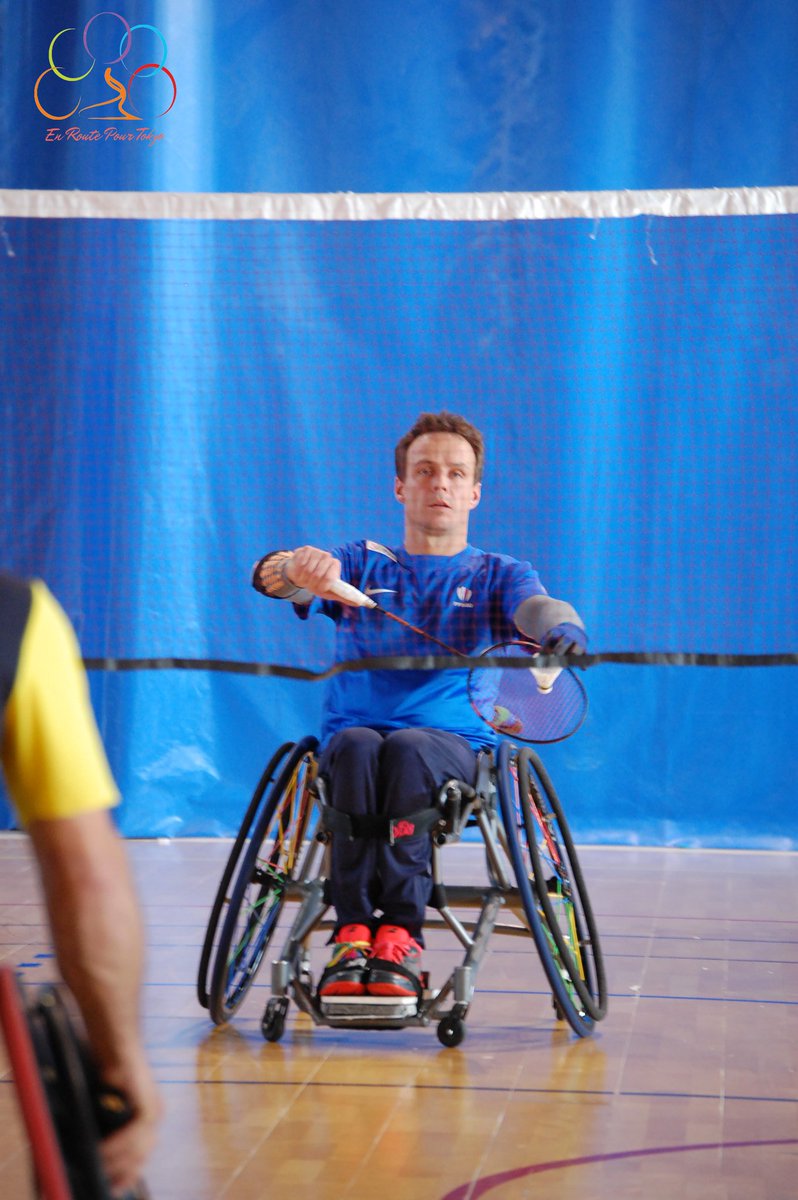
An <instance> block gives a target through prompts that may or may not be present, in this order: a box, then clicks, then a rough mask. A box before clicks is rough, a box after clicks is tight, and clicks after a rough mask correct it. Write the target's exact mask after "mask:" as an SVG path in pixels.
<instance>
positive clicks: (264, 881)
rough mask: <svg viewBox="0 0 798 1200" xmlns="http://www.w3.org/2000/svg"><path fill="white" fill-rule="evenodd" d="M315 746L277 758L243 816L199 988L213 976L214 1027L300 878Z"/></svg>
mask: <svg viewBox="0 0 798 1200" xmlns="http://www.w3.org/2000/svg"><path fill="white" fill-rule="evenodd" d="M317 744H318V743H317V740H316V738H313V737H307V738H303V739H302V741H299V742H296V743H295V744H293V745H292V744H290V743H289V744H288V745H287V746H282V747H281V748H280V750H279V751H278V752H277V754H276V755H275V757H274V758H273V759H272V761H271V762H270V763H269V765H268V766H267V768H266V770H265V771H264V773H263V776H262V777H261V780H260V783H259V784H258V787H257V789H256V791H255V795H254V796H253V799H252V802H251V804H250V807H249V809H248V811H247V814H246V816H245V818H244V823H243V825H242V831H241V833H240V834H239V838H240V839H241V844H240V845H239V844H238V839H237V841H236V844H235V845H234V846H233V850H232V852H231V855H230V860H229V861H228V864H227V867H226V868H225V874H224V876H223V877H222V884H221V885H220V888H219V893H218V894H217V898H216V903H215V904H214V908H213V910H212V911H211V919H210V922H209V924H208V933H207V934H206V939H205V941H206V944H205V946H204V947H203V957H202V959H201V961H200V972H199V975H200V979H199V986H198V992H201V990H202V989H203V986H204V981H205V979H206V978H207V977H208V974H209V977H210V982H209V985H208V988H207V1002H208V1007H209V1009H210V1014H211V1018H212V1020H213V1021H214V1022H215V1023H216V1024H217V1025H221V1024H223V1023H224V1022H225V1021H227V1020H229V1019H230V1017H232V1015H233V1014H234V1013H235V1012H236V1010H237V1009H238V1008H239V1007H240V1005H241V1004H242V1002H243V1000H244V997H245V996H246V994H247V992H248V991H249V989H250V987H251V986H252V984H253V982H254V979H255V976H256V974H257V972H258V968H259V967H260V965H261V963H262V961H263V956H264V954H265V952H266V948H267V946H268V944H269V942H270V940H271V937H272V935H273V933H274V931H275V929H276V927H277V922H278V920H279V917H280V913H281V912H282V908H283V904H284V903H285V884H286V883H287V882H288V881H289V880H293V879H296V878H297V872H298V870H299V866H300V862H301V859H302V849H303V842H304V839H305V836H306V834H307V833H308V831H309V827H310V824H311V817H312V815H313V809H314V805H313V796H312V793H311V785H312V783H313V779H314V774H315V760H314V758H313V751H314V750H315V748H316V746H317ZM245 830H246V832H244V831H245ZM250 830H251V832H250ZM242 834H243V837H242ZM222 885H226V886H222ZM220 922H221V930H220V932H219V935H218V941H217V942H216V945H215V946H214V940H215V938H216V929H217V928H218V926H219V923H220ZM200 998H201V996H200Z"/></svg>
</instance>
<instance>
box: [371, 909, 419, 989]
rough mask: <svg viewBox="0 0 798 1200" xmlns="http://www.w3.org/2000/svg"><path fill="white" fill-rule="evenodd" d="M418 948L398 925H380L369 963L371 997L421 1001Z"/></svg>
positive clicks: (412, 939) (416, 943)
mask: <svg viewBox="0 0 798 1200" xmlns="http://www.w3.org/2000/svg"><path fill="white" fill-rule="evenodd" d="M420 971H421V947H420V946H419V944H418V942H417V941H415V939H414V938H412V937H411V936H410V934H409V933H408V932H407V930H406V929H403V928H402V927H401V925H380V927H379V929H378V930H377V933H376V936H375V938H374V945H373V946H372V947H371V953H370V955H369V960H368V977H367V979H366V990H367V992H368V993H369V995H370V996H401V997H404V998H407V997H411V998H412V999H415V1000H420V999H421V991H422V988H421V980H420V979H419V973H420Z"/></svg>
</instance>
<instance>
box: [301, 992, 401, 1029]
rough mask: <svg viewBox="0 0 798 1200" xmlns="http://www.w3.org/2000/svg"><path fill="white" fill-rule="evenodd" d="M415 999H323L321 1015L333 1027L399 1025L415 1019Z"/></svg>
mask: <svg viewBox="0 0 798 1200" xmlns="http://www.w3.org/2000/svg"><path fill="white" fill-rule="evenodd" d="M418 1007H419V1006H418V1001H417V1000H416V998H415V996H408V997H407V999H406V1000H405V999H404V998H403V997H401V996H357V997H353V996H326V997H325V998H324V999H323V1000H322V1001H321V1011H322V1013H323V1015H324V1016H325V1017H326V1018H327V1019H328V1020H329V1021H330V1022H331V1023H332V1022H334V1023H335V1024H336V1025H337V1024H338V1023H339V1022H340V1023H341V1024H342V1025H343V1024H346V1025H382V1026H392V1025H394V1024H396V1025H402V1024H404V1023H405V1022H406V1021H408V1020H412V1019H413V1018H414V1017H417V1016H418Z"/></svg>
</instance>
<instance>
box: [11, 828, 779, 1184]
mask: <svg viewBox="0 0 798 1200" xmlns="http://www.w3.org/2000/svg"><path fill="white" fill-rule="evenodd" d="M228 847H229V843H227V842H224V841H214V840H208V841H185V842H181V841H174V842H167V843H163V842H155V841H152V842H149V841H141V842H131V843H129V849H130V854H131V857H132V860H133V862H134V865H135V869H136V873H137V878H138V883H139V890H140V895H141V899H142V904H143V907H144V910H145V913H146V918H147V923H148V928H149V944H150V957H149V968H148V974H147V981H146V987H145V994H144V1005H145V1019H146V1032H147V1041H148V1045H149V1050H150V1055H151V1058H152V1062H153V1064H154V1067H155V1071H156V1074H157V1076H158V1078H159V1080H160V1083H161V1085H162V1089H163V1094H164V1097H165V1100H166V1103H167V1108H168V1115H167V1118H166V1120H165V1123H164V1127H163V1132H162V1136H161V1140H160V1144H159V1147H158V1149H157V1151H156V1153H155V1155H154V1157H153V1159H152V1161H151V1163H150V1166H149V1169H148V1172H147V1178H148V1182H149V1185H150V1189H151V1191H152V1195H153V1200H269V1198H272V1197H291V1198H292V1200H343V1198H346V1200H366V1198H367V1197H368V1198H370V1197H378V1198H379V1200H477V1198H478V1197H483V1196H484V1197H489V1198H490V1200H519V1198H521V1197H546V1196H552V1195H556V1196H557V1197H558V1200H570V1198H572V1197H573V1198H576V1197H579V1200H604V1198H609V1197H613V1198H614V1200H643V1198H645V1200H795V1197H796V1195H798V856H795V855H788V854H753V853H750V854H749V853H722V852H704V851H679V850H643V849H641V850H629V849H612V848H605V847H603V848H586V849H584V850H582V852H581V860H582V864H583V867H584V870H585V873H586V876H587V882H588V886H589V889H590V895H591V898H592V901H593V906H594V908H595V910H596V913H597V917H598V924H599V928H600V930H601V932H602V942H603V946H604V952H605V957H606V962H607V970H608V977H609V990H610V1005H609V1012H608V1015H607V1018H606V1020H605V1021H603V1022H602V1023H601V1024H600V1025H599V1026H597V1028H596V1031H595V1034H594V1035H593V1037H591V1038H589V1039H586V1040H580V1039H578V1038H576V1037H575V1036H574V1035H572V1034H571V1033H570V1032H569V1031H568V1030H567V1029H566V1028H565V1027H563V1026H558V1025H557V1024H556V1022H555V1020H554V1014H553V1012H552V1009H551V1005H550V999H549V996H548V993H547V991H546V987H545V985H544V980H543V974H542V971H541V968H540V965H539V963H538V961H537V959H536V956H535V951H534V947H533V943H532V941H531V939H530V941H529V942H528V943H527V942H525V941H519V940H517V939H510V938H502V937H501V936H498V935H497V936H495V937H494V939H493V941H492V943H491V949H490V951H489V954H488V957H487V959H486V961H485V963H484V964H483V967H482V970H481V973H480V976H479V978H478V981H477V994H476V996H475V999H474V1003H473V1005H472V1009H471V1012H470V1014H469V1018H468V1022H467V1026H466V1029H467V1033H466V1038H465V1040H464V1042H463V1043H462V1045H461V1046H459V1047H458V1048H456V1049H444V1048H443V1047H442V1046H441V1045H440V1044H439V1042H438V1040H437V1038H436V1036H435V1029H434V1026H430V1027H429V1028H427V1029H406V1030H399V1031H385V1032H378V1031H374V1032H371V1031H360V1030H352V1031H340V1030H332V1029H323V1028H314V1027H312V1025H311V1024H310V1022H309V1021H308V1019H307V1018H305V1017H304V1016H299V1015H297V1010H296V1009H295V1008H293V1007H292V1009H291V1011H290V1013H289V1018H288V1024H287V1028H286V1033H285V1036H284V1039H283V1040H282V1041H281V1042H279V1043H277V1044H268V1043H266V1042H264V1041H263V1039H262V1037H261V1033H260V1029H259V1022H260V1015H261V1012H262V1008H263V1005H264V1003H265V999H266V998H267V996H268V968H267V967H266V968H264V969H263V971H262V973H261V976H260V977H259V979H258V982H257V984H256V986H255V988H254V989H253V992H252V993H251V995H250V997H249V998H248V1000H247V1002H246V1003H245V1006H244V1008H243V1009H242V1011H241V1012H240V1014H239V1015H238V1016H237V1018H236V1019H235V1020H234V1022H233V1024H232V1025H231V1026H229V1027H227V1028H222V1029H215V1028H214V1027H213V1026H212V1025H211V1023H210V1021H209V1019H208V1016H207V1013H206V1012H205V1011H204V1010H203V1009H200V1008H199V1006H198V1004H197V1001H196V998H195V994H194V979H195V974H196V965H197V957H198V953H199V947H200V944H201V941H202V936H203V932H204V925H205V921H206V919H207V914H208V910H209V907H210V903H211V900H212V897H213V893H214V891H215V889H216V884H217V881H218V879H219V876H220V874H221V870H222V866H223V863H224V860H225V858H226V855H227V851H228ZM446 855H447V858H446V861H447V862H448V863H451V867H450V874H449V877H450V878H451V879H453V880H461V881H469V882H474V881H475V880H476V879H478V878H481V874H480V872H481V859H482V851H481V848H480V847H474V846H461V847H453V848H451V849H450V850H447V852H446ZM278 941H279V937H278ZM428 942H429V948H428V950H427V953H426V956H425V965H426V966H427V967H428V968H429V969H430V971H431V974H432V977H433V983H434V982H435V980H436V977H437V976H443V975H444V974H448V972H449V970H450V969H451V966H452V964H453V962H454V961H456V957H457V956H460V954H461V951H460V950H459V947H458V946H457V945H456V944H455V943H454V941H453V939H452V938H451V935H449V934H447V933H445V932H438V931H437V930H435V931H432V932H431V933H430V936H429V938H428ZM0 958H2V960H3V961H4V962H8V963H13V964H18V965H19V966H20V969H21V974H22V977H23V978H24V980H25V981H26V982H27V983H29V984H35V983H36V982H44V981H47V980H49V979H51V978H53V977H54V964H53V959H52V957H51V956H50V955H49V952H48V945H47V935H46V931H45V928H44V926H43V923H42V909H41V907H40V905H39V902H38V898H37V892H36V881H35V874H34V871H33V868H32V865H31V861H30V857H29V852H28V846H27V843H26V841H25V839H24V838H23V837H22V836H20V835H16V834H8V835H0ZM324 959H325V950H324V946H323V945H322V938H321V936H320V935H318V936H317V938H316V945H315V949H314V968H315V969H316V971H317V972H318V969H319V968H320V967H321V966H322V965H323V962H324ZM2 1054H3V1051H2V1049H0V1055H2ZM30 1196H31V1189H30V1184H29V1178H28V1168H27V1157H26V1150H25V1148H24V1146H23V1144H22V1138H21V1132H20V1126H19V1122H18V1118H17V1115H16V1108H15V1100H14V1095H13V1091H12V1085H11V1083H10V1082H9V1076H8V1070H7V1067H6V1062H5V1058H4V1057H2V1058H1V1059H0V1197H2V1200H28V1197H30Z"/></svg>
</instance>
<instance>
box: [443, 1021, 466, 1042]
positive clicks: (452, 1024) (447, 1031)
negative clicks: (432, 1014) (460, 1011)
mask: <svg viewBox="0 0 798 1200" xmlns="http://www.w3.org/2000/svg"><path fill="white" fill-rule="evenodd" d="M464 1037H465V1021H464V1020H462V1018H461V1017H451V1016H450V1017H443V1018H442V1020H441V1021H440V1022H439V1024H438V1041H439V1042H440V1043H441V1045H442V1046H459V1045H460V1043H461V1042H462V1040H463V1038H464Z"/></svg>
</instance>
